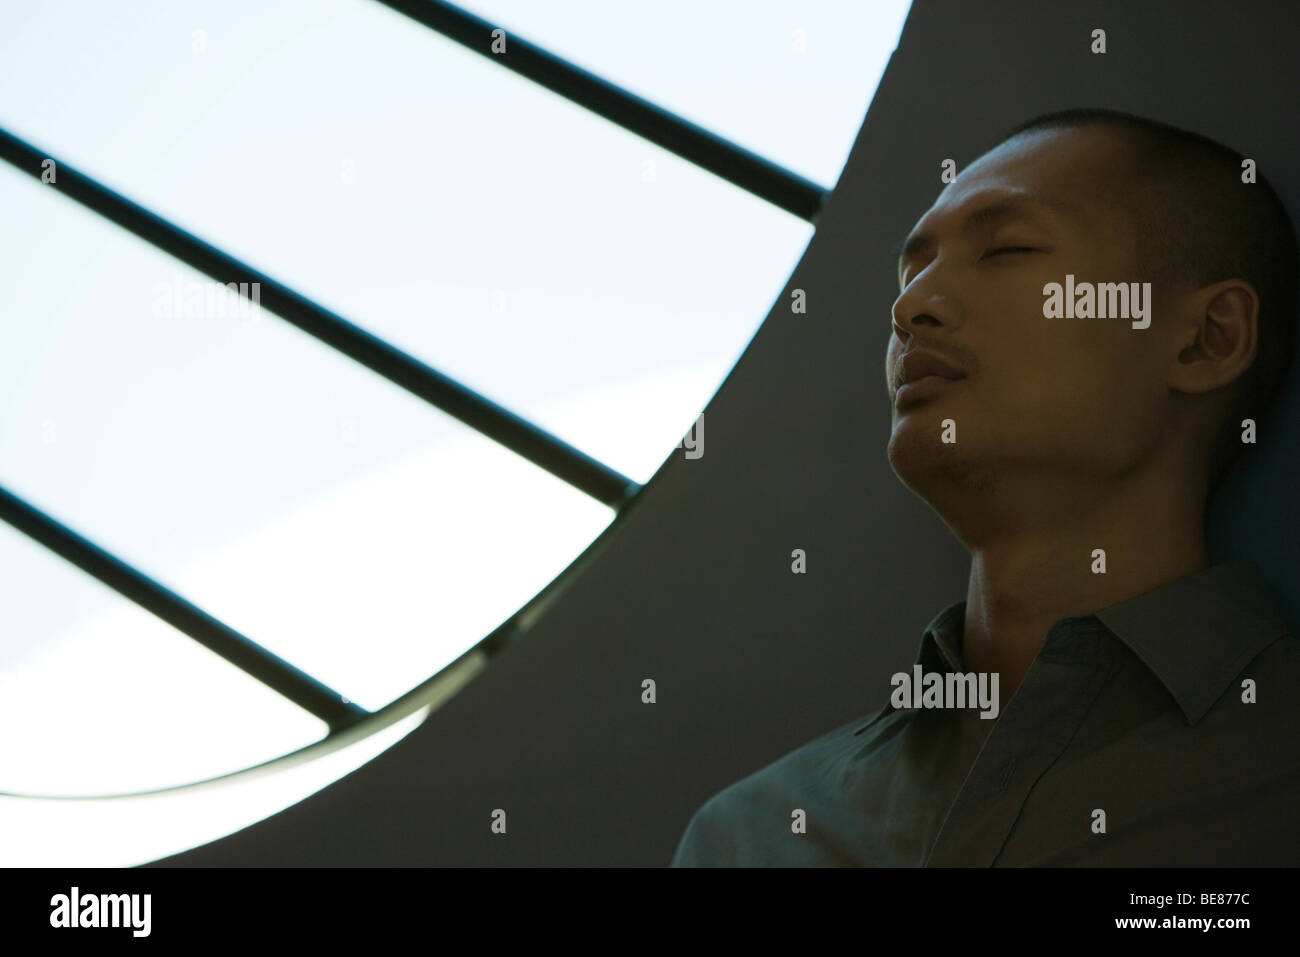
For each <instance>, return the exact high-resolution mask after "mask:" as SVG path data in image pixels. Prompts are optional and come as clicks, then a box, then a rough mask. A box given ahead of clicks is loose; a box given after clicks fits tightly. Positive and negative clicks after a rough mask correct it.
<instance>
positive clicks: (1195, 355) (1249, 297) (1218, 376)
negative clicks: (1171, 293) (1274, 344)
mask: <svg viewBox="0 0 1300 957" xmlns="http://www.w3.org/2000/svg"><path fill="white" fill-rule="evenodd" d="M1180 312H1181V313H1182V315H1183V316H1184V317H1185V319H1186V324H1185V326H1184V328H1183V341H1188V340H1190V345H1187V346H1185V347H1184V348H1183V350H1182V351H1181V352H1179V354H1178V361H1177V362H1176V363H1174V366H1173V368H1172V369H1171V371H1170V380H1169V386H1170V388H1172V389H1175V390H1176V391H1179V392H1192V393H1203V392H1212V391H1214V390H1215V389H1219V388H1223V387H1224V386H1227V385H1230V384H1231V383H1232V382H1234V381H1236V380H1237V379H1238V378H1240V377H1241V376H1242V375H1243V374H1244V373H1245V372H1246V370H1247V369H1248V368H1250V364H1251V363H1252V362H1254V361H1255V353H1256V352H1257V351H1258V348H1259V294H1258V293H1256V292H1255V287H1254V286H1252V285H1251V284H1250V283H1248V282H1246V280H1244V279H1226V280H1224V281H1223V282H1218V283H1215V284H1214V285H1211V286H1205V287H1203V288H1201V289H1198V290H1197V291H1196V292H1194V293H1192V294H1191V295H1190V296H1188V297H1186V299H1185V300H1184V304H1183V307H1182V308H1181V309H1180Z"/></svg>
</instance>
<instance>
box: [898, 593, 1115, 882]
mask: <svg viewBox="0 0 1300 957" xmlns="http://www.w3.org/2000/svg"><path fill="white" fill-rule="evenodd" d="M1101 628H1102V626H1101V624H1100V623H1099V622H1097V621H1096V619H1094V618H1086V619H1084V618H1067V619H1065V620H1063V621H1060V622H1058V623H1057V624H1056V625H1055V626H1054V627H1053V628H1052V631H1051V632H1049V633H1048V636H1047V640H1046V641H1045V642H1044V643H1043V648H1042V650H1041V651H1040V652H1039V654H1038V656H1037V657H1036V658H1035V659H1034V662H1033V664H1032V666H1031V667H1030V669H1029V671H1028V672H1027V673H1026V675H1025V678H1024V681H1023V682H1021V685H1020V688H1019V689H1018V690H1017V691H1016V694H1015V695H1014V697H1012V699H1011V701H1010V702H1008V704H1007V707H1006V708H1005V709H1004V710H1003V711H1002V714H1001V716H1000V717H999V718H998V720H997V723H996V724H994V726H993V729H992V730H991V731H990V732H989V734H988V736H987V737H986V738H985V740H984V744H983V746H982V747H981V748H980V751H979V754H978V755H977V756H976V758H975V762H974V764H973V765H972V766H971V769H970V772H969V773H968V774H967V775H966V779H965V780H964V781H963V782H962V786H961V788H960V789H959V790H958V792H957V796H956V798H954V800H953V803H952V805H951V806H950V807H949V809H948V814H947V816H946V817H945V818H944V822H943V824H942V826H941V827H940V828H939V833H938V835H937V837H936V838H935V842H934V844H933V846H932V847H931V849H930V853H929V854H928V855H927V857H926V860H925V863H924V865H923V866H925V867H988V866H991V865H992V864H993V863H994V862H995V860H996V859H997V856H998V854H999V852H1000V851H1001V849H1002V847H1003V845H1004V844H1005V843H1006V840H1007V838H1008V837H1010V835H1011V831H1012V829H1013V828H1014V827H1015V824H1016V820H1017V818H1018V817H1019V816H1020V811H1021V808H1022V807H1023V806H1024V803H1025V800H1026V799H1027V798H1028V796H1029V792H1030V790H1031V789H1032V788H1033V786H1034V783H1035V782H1036V781H1038V779H1039V778H1040V777H1042V775H1043V774H1045V773H1046V772H1047V771H1048V769H1049V768H1050V767H1051V766H1052V764H1053V763H1054V762H1055V761H1056V760H1057V758H1059V757H1060V756H1061V753H1062V752H1063V751H1064V750H1065V749H1066V747H1067V746H1068V745H1069V743H1070V740H1071V739H1072V738H1073V737H1074V734H1075V732H1076V731H1078V729H1079V725H1080V724H1081V723H1082V722H1083V719H1084V716H1085V715H1087V713H1088V710H1089V709H1090V708H1091V707H1092V704H1093V702H1094V701H1095V700H1096V698H1097V695H1098V693H1099V692H1100V691H1101V688H1102V686H1103V685H1104V683H1105V681H1106V677H1107V674H1108V669H1107V668H1106V666H1105V662H1104V661H1103V656H1102V642H1101Z"/></svg>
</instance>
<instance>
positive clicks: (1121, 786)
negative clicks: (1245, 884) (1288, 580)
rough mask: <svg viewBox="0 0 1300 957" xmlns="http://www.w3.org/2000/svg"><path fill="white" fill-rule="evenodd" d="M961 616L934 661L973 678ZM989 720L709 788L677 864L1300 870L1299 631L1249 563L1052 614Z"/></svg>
mask: <svg viewBox="0 0 1300 957" xmlns="http://www.w3.org/2000/svg"><path fill="white" fill-rule="evenodd" d="M965 611H966V603H965V602H964V601H962V602H958V603H957V604H955V605H951V606H950V607H948V608H947V609H946V610H944V611H943V612H941V613H940V614H939V615H937V616H936V617H935V618H934V620H933V621H931V623H930V625H929V627H928V628H926V630H925V634H924V636H923V637H922V639H921V647H920V652H919V654H918V656H917V659H916V663H917V664H920V665H921V666H922V668H923V670H924V671H925V672H950V671H955V672H965V671H966V668H965V666H964V665H963V663H962V651H961V645H962V642H961V638H962V630H963V627H964V621H965ZM1252 683H1253V684H1252ZM1252 688H1253V690H1252ZM1252 698H1253V699H1254V700H1253V701H1252V700H1251V699H1252ZM913 703H914V704H915V703H916V702H913ZM979 713H980V711H979V707H978V705H977V706H975V707H970V708H966V709H936V708H928V709H927V708H915V707H914V708H908V709H897V710H895V709H894V708H893V707H892V706H890V705H886V706H885V707H884V708H883V709H882V710H881V711H880V712H878V713H877V714H876V715H875V716H874V717H872V718H871V719H870V720H869V721H865V723H864V719H859V720H857V721H854V722H852V723H851V724H846V725H844V726H842V727H840V728H837V729H836V730H834V731H832V732H830V733H829V734H826V735H824V736H823V737H821V738H818V739H817V740H815V741H813V742H811V743H809V744H807V745H804V746H803V747H801V748H798V749H797V750H795V751H792V752H791V753H789V754H787V755H786V756H785V757H783V758H781V759H780V760H778V761H776V762H774V763H773V764H770V765H768V766H767V767H765V768H763V769H762V770H759V771H757V772H755V773H754V774H751V775H750V776H749V777H746V778H744V779H743V780H740V781H737V782H736V783H735V784H732V785H731V786H730V787H728V788H726V789H725V790H723V791H721V792H720V793H718V794H716V795H714V796H713V797H712V798H711V799H710V800H709V801H708V802H706V803H705V804H704V806H703V807H701V808H700V809H699V810H698V811H696V812H695V815H694V816H693V817H692V818H691V820H690V823H689V824H688V825H687V828H686V832H685V833H684V834H683V835H682V839H681V841H680V843H679V844H678V847H677V852H676V854H675V855H674V857H673V860H672V863H673V866H710V865H720V866H756V865H757V866H826V865H841V866H843V865H867V866H899V867H914V866H928V867H936V866H979V867H983V866H992V865H998V866H1026V865H1030V866H1035V865H1142V866H1174V865H1177V866H1218V865H1297V864H1300V641H1297V639H1296V638H1295V637H1294V636H1292V635H1290V634H1288V633H1287V627H1286V625H1285V623H1284V622H1283V621H1282V618H1281V616H1280V615H1279V614H1278V611H1277V608H1276V605H1275V603H1274V601H1273V599H1272V596H1271V595H1270V594H1269V593H1268V590H1267V588H1266V587H1265V585H1264V584H1263V582H1262V581H1261V579H1260V578H1259V575H1258V572H1257V570H1256V569H1255V567H1254V566H1253V565H1250V564H1233V565H1215V566H1212V567H1210V568H1207V569H1204V570H1202V571H1200V572H1197V573H1195V574H1193V575H1188V576H1186V577H1184V578H1181V579H1178V580H1177V581H1174V582H1170V583H1168V584H1166V585H1163V586H1161V587H1159V588H1156V589H1153V590H1152V591H1150V592H1147V593H1146V594H1144V595H1141V596H1139V597H1137V598H1134V599H1131V600H1129V601H1125V602H1121V603H1120V604H1117V605H1112V606H1111V607H1109V608H1106V609H1104V610H1102V611H1099V612H1096V613H1095V614H1092V615H1086V616H1079V617H1073V618H1064V619H1062V620H1060V621H1058V622H1057V623H1056V624H1055V625H1053V626H1052V629H1051V631H1049V632H1048V634H1047V640H1046V642H1045V643H1044V645H1043V648H1042V650H1041V651H1040V652H1039V653H1038V655H1037V657H1036V658H1035V659H1034V661H1033V664H1032V665H1031V667H1030V669H1029V671H1028V673H1027V674H1026V675H1025V678H1024V680H1023V681H1022V683H1021V685H1020V687H1019V688H1018V689H1017V691H1016V693H1015V694H1014V696H1012V698H1011V700H1010V701H1008V702H1005V703H1004V706H1003V707H1002V710H1001V712H1000V713H999V715H998V717H997V718H996V719H994V720H989V719H983V718H980V717H979ZM800 810H802V811H803V812H804V815H805V816H804V818H803V820H804V822H805V823H804V825H803V826H802V830H803V833H799V832H798V831H799V830H800V829H801V827H800V825H799V820H800V815H799V814H798V811H800ZM1103 828H1104V829H1103Z"/></svg>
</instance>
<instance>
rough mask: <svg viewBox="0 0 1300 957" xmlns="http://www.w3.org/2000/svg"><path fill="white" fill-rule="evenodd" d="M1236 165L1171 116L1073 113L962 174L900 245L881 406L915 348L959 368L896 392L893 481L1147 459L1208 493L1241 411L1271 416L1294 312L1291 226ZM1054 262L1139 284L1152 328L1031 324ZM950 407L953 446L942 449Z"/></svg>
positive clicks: (1077, 275) (1099, 278) (1066, 321)
mask: <svg viewBox="0 0 1300 957" xmlns="http://www.w3.org/2000/svg"><path fill="white" fill-rule="evenodd" d="M1241 163H1242V157H1240V156H1239V155H1237V154H1235V153H1233V152H1232V151H1231V150H1228V149H1227V148H1225V147H1223V146H1221V145H1219V144H1216V143H1214V142H1212V141H1210V140H1207V139H1205V138H1203V137H1200V136H1197V135H1195V134H1191V133H1186V132H1184V131H1180V130H1176V129H1173V128H1172V127H1167V126H1164V125H1162V124H1157V123H1153V122H1150V121H1146V120H1142V119H1139V118H1137V117H1129V116H1127V115H1125V114H1117V113H1110V112H1104V111H1070V112H1067V113H1060V114H1051V115H1049V116H1046V117H1040V118H1038V119H1036V120H1031V121H1030V122H1029V123H1026V124H1023V125H1022V126H1020V127H1017V128H1016V129H1014V130H1012V131H1011V133H1010V134H1008V135H1007V136H1006V137H1005V138H1004V139H1003V140H1002V141H1001V142H1000V143H999V144H998V145H997V146H996V147H994V148H993V149H991V150H990V151H988V152H986V153H985V154H983V155H982V156H980V157H979V158H978V159H977V160H976V161H975V162H974V163H972V164H971V165H970V166H969V167H967V168H966V169H965V170H963V171H962V172H961V174H960V175H959V176H958V177H957V178H956V180H955V181H954V182H952V183H951V184H949V185H948V186H947V187H946V188H945V189H944V191H943V192H942V193H941V194H940V196H939V198H938V199H937V200H936V202H935V203H934V205H933V206H932V207H931V208H930V210H929V211H927V212H926V214H925V215H924V216H923V217H922V218H921V220H920V221H919V222H918V223H917V226H916V228H915V229H914V230H913V231H912V234H911V236H910V237H909V240H908V241H907V242H906V243H905V244H904V247H903V255H902V257H901V258H900V261H899V286H900V290H901V292H900V295H899V297H898V299H897V301H896V302H895V304H894V308H893V321H894V335H893V336H892V337H891V339H890V344H889V350H888V353H887V356H886V375H887V377H889V381H888V386H889V390H890V396H891V399H892V398H894V396H895V386H896V381H895V379H894V376H895V375H896V374H897V372H898V371H899V363H898V360H899V357H900V355H902V354H903V353H904V352H907V351H910V350H912V349H916V350H919V351H921V352H928V353H932V354H937V355H938V356H940V357H942V358H944V359H947V360H949V361H950V362H952V363H953V364H955V365H956V366H958V367H959V369H961V370H962V371H964V372H965V373H966V377H965V378H962V379H960V380H958V381H953V382H949V383H946V384H942V385H939V386H938V387H937V388H932V389H929V390H928V392H927V391H926V390H925V389H922V390H921V393H922V394H921V395H920V396H919V397H918V398H915V399H914V400H913V401H912V402H910V403H909V402H907V401H906V400H905V401H904V402H903V404H902V405H901V407H900V406H899V405H897V404H896V406H895V411H894V428H893V434H892V435H891V438H890V446H889V458H890V462H891V464H892V465H893V466H894V468H895V471H896V472H898V474H899V476H900V477H901V478H902V479H903V480H904V481H905V482H907V483H908V484H909V485H912V486H913V487H914V488H916V489H917V491H922V492H923V491H925V490H926V488H925V486H926V485H927V483H929V482H932V481H947V482H950V483H956V484H958V485H964V486H965V487H967V488H976V489H989V488H991V487H992V486H993V485H994V484H996V483H997V482H998V481H999V478H1000V477H1001V476H1003V475H1005V474H1009V473H1011V472H1014V473H1017V474H1019V475H1021V476H1027V477H1030V478H1032V477H1034V476H1041V477H1043V478H1049V477H1051V476H1053V475H1055V476H1071V477H1073V478H1074V479H1076V480H1078V481H1079V482H1087V483H1095V484H1097V485H1099V486H1104V485H1106V484H1107V483H1109V482H1111V481H1115V480H1120V479H1123V478H1124V477H1126V476H1129V475H1132V474H1135V473H1137V472H1139V471H1141V470H1142V469H1143V468H1144V467H1145V466H1146V465H1148V464H1150V463H1151V462H1153V461H1160V462H1162V463H1166V464H1171V466H1172V467H1174V468H1175V469H1176V470H1177V472H1178V474H1179V475H1182V474H1184V472H1186V474H1187V475H1191V476H1194V477H1195V478H1196V480H1197V481H1203V482H1204V483H1205V491H1206V493H1207V495H1208V493H1210V492H1212V490H1213V488H1214V487H1215V485H1217V483H1218V481H1219V479H1221V478H1222V476H1223V475H1225V474H1226V472H1227V470H1228V469H1229V467H1230V466H1231V464H1232V462H1233V461H1234V459H1235V457H1236V454H1237V453H1238V452H1239V451H1240V448H1241V442H1240V432H1241V429H1240V421H1241V419H1242V418H1247V417H1249V418H1253V419H1255V420H1256V422H1257V423H1262V422H1263V421H1266V420H1267V413H1268V411H1269V409H1270V405H1271V400H1272V399H1273V398H1274V397H1275V393H1276V390H1277V388H1278V386H1279V384H1280V382H1281V380H1282V379H1283V377H1284V375H1285V373H1286V370H1287V368H1288V367H1289V364H1290V358H1291V354H1292V340H1293V336H1294V325H1295V322H1296V273H1295V270H1296V239H1295V232H1294V229H1293V227H1292V225H1291V222H1290V219H1289V217H1288V216H1287V214H1286V211H1285V209H1284V207H1283V206H1282V204H1281V203H1280V201H1279V200H1278V199H1277V196H1276V194H1275V193H1274V192H1273V190H1272V189H1271V188H1270V187H1269V185H1268V184H1267V182H1266V180H1265V179H1264V177H1263V176H1258V175H1257V181H1256V182H1254V183H1243V182H1242V165H1241ZM918 239H919V240H920V241H918ZM1067 274H1069V275H1072V276H1073V277H1074V278H1073V282H1074V285H1075V287H1076V288H1078V287H1080V286H1081V285H1082V284H1084V283H1093V284H1100V283H1121V282H1122V283H1138V284H1141V283H1146V282H1149V283H1151V284H1152V285H1151V293H1152V297H1153V300H1154V301H1153V302H1150V303H1147V307H1148V308H1149V309H1150V317H1151V324H1150V326H1149V327H1148V328H1145V329H1135V328H1133V325H1132V323H1131V322H1129V321H1126V320H1125V319H1121V318H1105V319H1102V318H1045V317H1044V315H1043V306H1044V301H1045V298H1046V296H1045V292H1044V287H1045V286H1046V285H1047V284H1049V283H1058V284H1061V285H1062V286H1064V285H1065V283H1066V281H1067V280H1066V276H1067ZM1139 288H1141V286H1140V285H1139ZM913 391H914V392H915V391H916V390H913ZM948 418H951V419H953V420H954V422H955V423H956V427H957V430H958V431H957V443H956V445H954V446H951V447H950V448H941V447H940V446H938V445H937V444H936V443H937V438H938V435H939V431H938V426H939V422H940V420H942V419H948Z"/></svg>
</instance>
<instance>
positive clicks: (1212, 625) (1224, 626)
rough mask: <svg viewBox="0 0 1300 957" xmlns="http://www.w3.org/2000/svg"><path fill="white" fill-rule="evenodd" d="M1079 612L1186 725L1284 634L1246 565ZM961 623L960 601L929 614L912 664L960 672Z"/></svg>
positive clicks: (1218, 568) (1217, 568)
mask: <svg viewBox="0 0 1300 957" xmlns="http://www.w3.org/2000/svg"><path fill="white" fill-rule="evenodd" d="M1081 617H1083V618H1085V619H1087V618H1093V619H1096V620H1097V621H1099V622H1101V624H1102V625H1104V626H1105V627H1106V628H1107V629H1108V630H1109V631H1110V633H1111V634H1112V635H1114V636H1115V638H1117V639H1118V640H1119V641H1121V642H1122V643H1123V644H1124V645H1125V646H1127V647H1128V649H1129V650H1130V651H1132V652H1133V654H1135V655H1136V656H1137V657H1138V659H1139V660H1140V661H1141V662H1142V663H1143V664H1144V665H1146V666H1147V668H1149V669H1150V670H1151V672H1152V673H1153V674H1154V675H1155V676H1156V678H1158V679H1159V680H1160V683H1161V684H1163V685H1164V686H1165V688H1167V689H1168V691H1169V693H1170V694H1171V695H1173V697H1174V700H1175V701H1177V702H1178V706H1179V708H1181V709H1182V712H1183V715H1184V716H1185V717H1186V718H1187V722H1188V724H1195V723H1196V722H1197V721H1200V720H1201V718H1203V717H1204V716H1205V713H1206V712H1207V711H1209V710H1210V708H1211V707H1212V706H1213V705H1214V702H1215V701H1217V700H1218V699H1219V698H1220V697H1221V696H1222V695H1223V692H1224V691H1225V690H1226V689H1227V687H1228V683H1229V682H1230V681H1232V679H1233V678H1235V677H1236V676H1237V675H1239V674H1240V673H1241V671H1242V669H1243V668H1245V667H1246V665H1248V664H1250V662H1251V661H1252V660H1253V659H1254V658H1255V656H1256V655H1258V654H1259V653H1260V652H1261V651H1263V650H1264V649H1265V648H1266V647H1267V646H1268V645H1270V644H1272V643H1273V642H1274V641H1276V640H1277V639H1278V638H1281V637H1282V636H1283V635H1285V634H1286V633H1287V626H1286V623H1285V621H1283V619H1282V616H1281V614H1280V613H1279V612H1278V609H1277V605H1276V603H1275V601H1274V599H1273V596H1272V594H1271V593H1270V592H1269V590H1268V588H1267V586H1266V585H1265V584H1264V581H1263V579H1262V578H1261V577H1260V574H1259V570H1258V568H1257V567H1256V566H1255V565H1254V564H1253V563H1250V562H1237V563H1226V564H1219V565H1211V566H1210V567H1208V568H1205V569H1202V570H1201V571H1199V572H1194V573H1192V574H1190V575H1185V576H1183V577H1182V578H1179V579H1176V580H1175V581H1172V582H1168V583H1167V584H1164V585H1160V586H1158V587H1156V588H1153V589H1152V590H1151V591H1148V592H1146V593H1145V594H1142V595H1139V596H1138V597H1136V598H1131V599H1128V600H1127V601H1122V602H1119V603H1117V604H1114V605H1111V606H1109V607H1107V608H1103V609H1102V610H1101V611H1098V612H1095V613H1094V614H1093V615H1090V616H1081ZM965 620H966V602H965V601H959V602H956V603H954V604H952V605H949V606H948V607H947V608H945V609H944V610H943V611H941V612H939V614H937V615H935V616H934V618H933V619H932V620H931V621H930V624H929V625H927V626H926V629H925V635H924V636H923V637H922V639H921V649H920V653H919V654H918V655H917V663H918V664H920V665H922V666H923V667H925V668H927V669H928V670H936V671H965V670H966V667H965V664H964V663H963V659H962V654H961V639H962V631H963V628H964V626H965ZM1063 620H1064V619H1063ZM1058 624H1059V622H1058Z"/></svg>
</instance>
